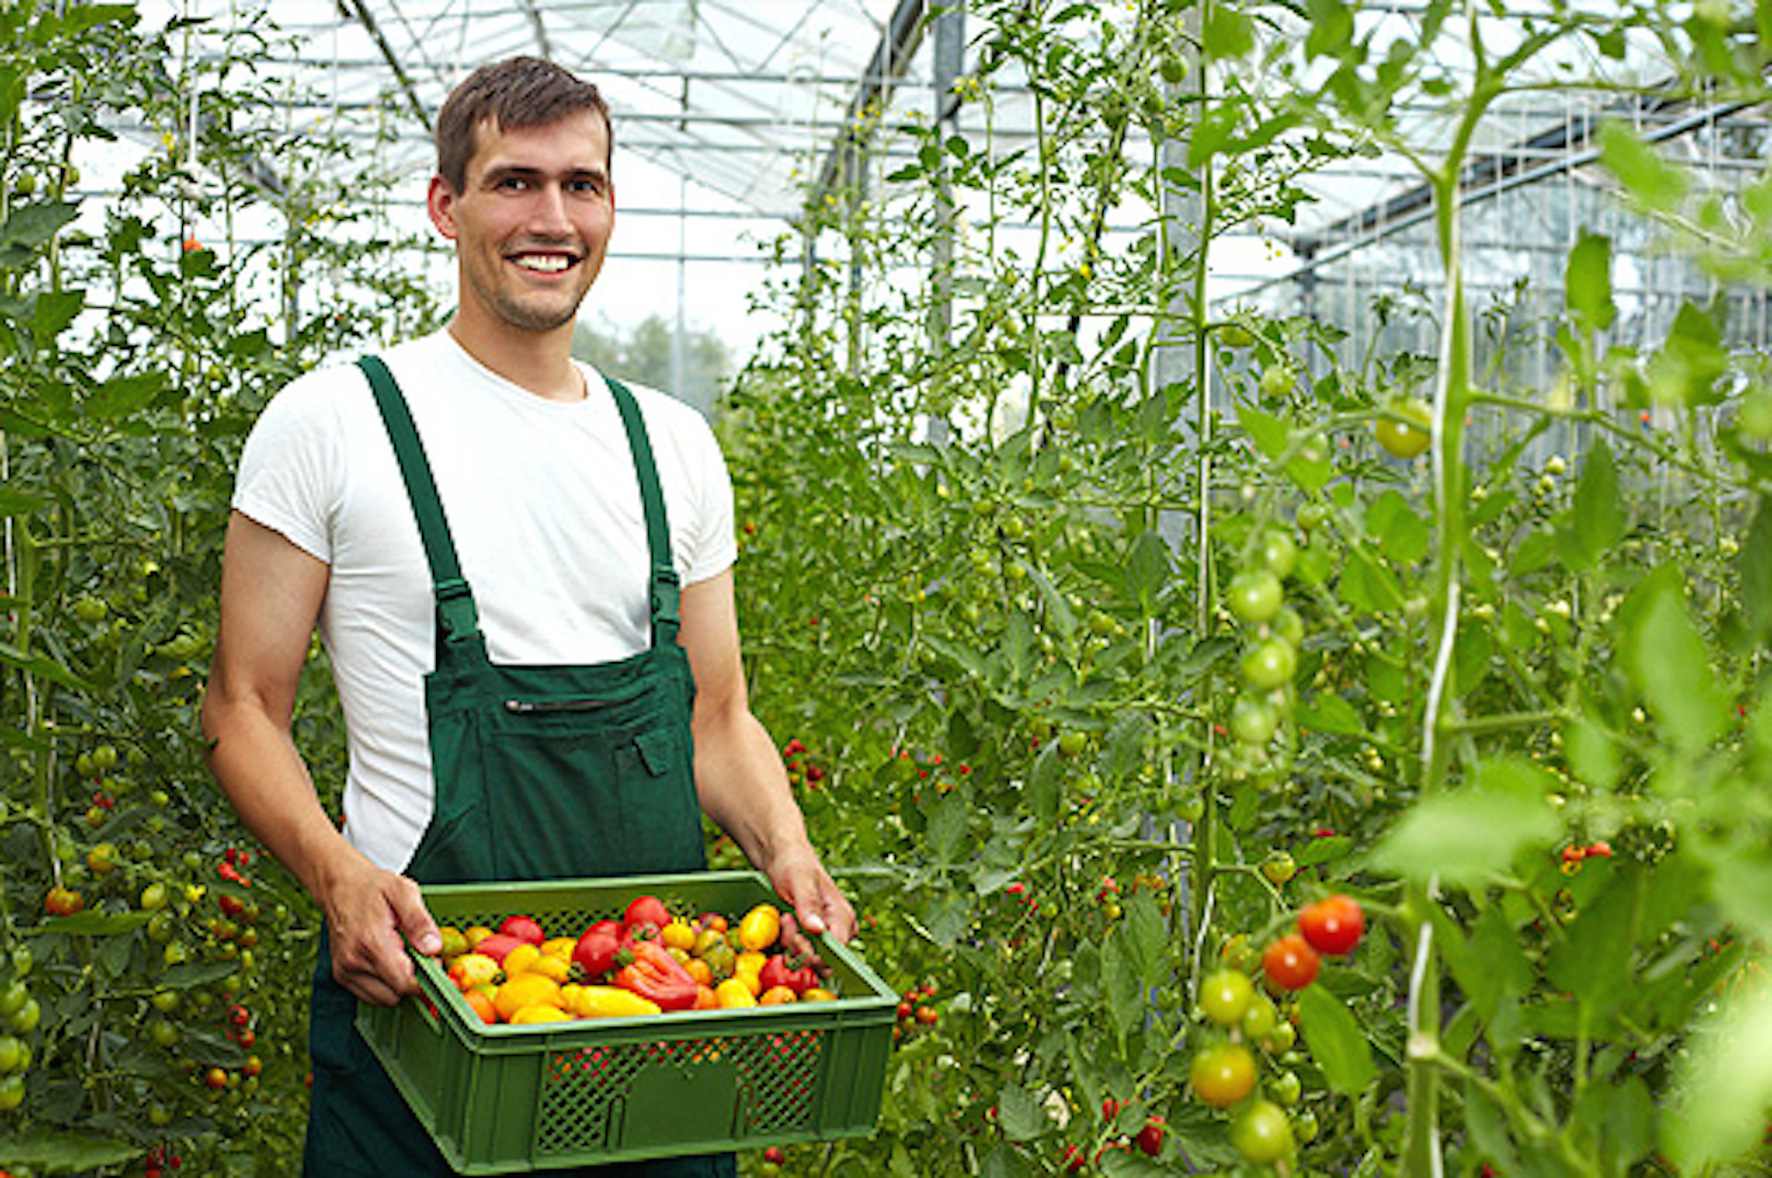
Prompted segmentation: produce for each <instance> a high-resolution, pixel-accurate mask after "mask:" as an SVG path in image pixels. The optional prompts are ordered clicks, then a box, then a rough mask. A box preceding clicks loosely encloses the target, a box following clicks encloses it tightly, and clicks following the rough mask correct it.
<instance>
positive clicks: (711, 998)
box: [692, 984, 720, 1010]
mask: <svg viewBox="0 0 1772 1178" xmlns="http://www.w3.org/2000/svg"><path fill="white" fill-rule="evenodd" d="M692 1009H694V1010H718V1009H720V999H719V998H717V997H715V995H714V992H713V990H711V989H709V988H708V986H707V985H705V984H702V985H698V986H696V987H695V1006H694V1007H693V1008H692Z"/></svg>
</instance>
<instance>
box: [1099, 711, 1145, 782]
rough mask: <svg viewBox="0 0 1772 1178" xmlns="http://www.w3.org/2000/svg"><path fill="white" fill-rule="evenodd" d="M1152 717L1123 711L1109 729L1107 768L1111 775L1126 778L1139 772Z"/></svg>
mask: <svg viewBox="0 0 1772 1178" xmlns="http://www.w3.org/2000/svg"><path fill="white" fill-rule="evenodd" d="M1150 728H1151V722H1150V718H1149V717H1148V716H1146V715H1145V714H1144V713H1143V712H1137V711H1132V710H1130V709H1128V710H1127V711H1124V712H1121V713H1120V716H1119V718H1118V719H1117V720H1115V721H1114V723H1113V727H1111V728H1109V729H1108V734H1107V741H1106V749H1107V757H1106V769H1107V773H1108V775H1109V776H1110V777H1113V778H1125V777H1129V776H1131V775H1132V774H1133V773H1135V772H1137V770H1138V767H1139V766H1140V765H1142V764H1143V763H1144V745H1145V738H1146V737H1147V736H1149V735H1150Z"/></svg>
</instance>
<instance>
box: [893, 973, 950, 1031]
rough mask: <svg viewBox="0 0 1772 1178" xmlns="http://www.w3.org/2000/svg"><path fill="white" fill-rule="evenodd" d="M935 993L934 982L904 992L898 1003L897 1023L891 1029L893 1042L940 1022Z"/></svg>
mask: <svg viewBox="0 0 1772 1178" xmlns="http://www.w3.org/2000/svg"><path fill="white" fill-rule="evenodd" d="M937 992H938V991H937V989H936V985H935V983H934V982H924V983H923V984H922V985H921V986H912V987H911V988H910V989H908V990H906V991H905V992H904V995H903V996H902V997H901V998H900V999H899V1002H898V1022H897V1023H896V1024H895V1025H894V1026H893V1028H892V1041H893V1042H895V1043H896V1042H898V1041H899V1040H901V1039H903V1038H904V1037H905V1036H906V1035H909V1034H911V1033H913V1032H915V1031H917V1030H920V1029H925V1028H929V1027H933V1026H935V1024H937V1023H939V1022H940V1021H941V1012H940V1011H938V1010H936V1009H935V995H936V993H937Z"/></svg>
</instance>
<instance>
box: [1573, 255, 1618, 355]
mask: <svg viewBox="0 0 1772 1178" xmlns="http://www.w3.org/2000/svg"><path fill="white" fill-rule="evenodd" d="M1563 297H1564V298H1565V299H1566V300H1567V301H1568V304H1569V310H1570V311H1572V312H1574V314H1575V321H1576V322H1577V323H1579V324H1580V325H1581V326H1582V327H1584V328H1586V329H1587V330H1589V331H1604V330H1605V329H1606V328H1608V327H1610V326H1612V320H1613V319H1614V318H1616V317H1617V315H1618V308H1617V307H1616V306H1614V305H1613V303H1612V239H1611V238H1609V237H1607V236H1605V235H1604V234H1601V233H1589V232H1587V231H1586V230H1583V231H1582V233H1581V238H1580V239H1579V240H1578V241H1576V243H1575V248H1574V249H1572V250H1570V251H1569V265H1568V267H1567V268H1566V269H1565V270H1564V271H1563Z"/></svg>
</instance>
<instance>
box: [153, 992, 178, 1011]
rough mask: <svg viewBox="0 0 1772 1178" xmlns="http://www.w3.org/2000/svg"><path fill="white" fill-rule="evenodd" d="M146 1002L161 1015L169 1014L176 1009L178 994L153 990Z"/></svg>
mask: <svg viewBox="0 0 1772 1178" xmlns="http://www.w3.org/2000/svg"><path fill="white" fill-rule="evenodd" d="M148 1001H149V1002H151V1003H153V1005H154V1009H155V1010H157V1011H159V1012H160V1013H161V1014H171V1013H172V1012H173V1011H175V1010H177V1009H178V1003H179V994H178V991H177V990H155V991H154V993H153V995H152V996H151V997H149V999H148Z"/></svg>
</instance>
